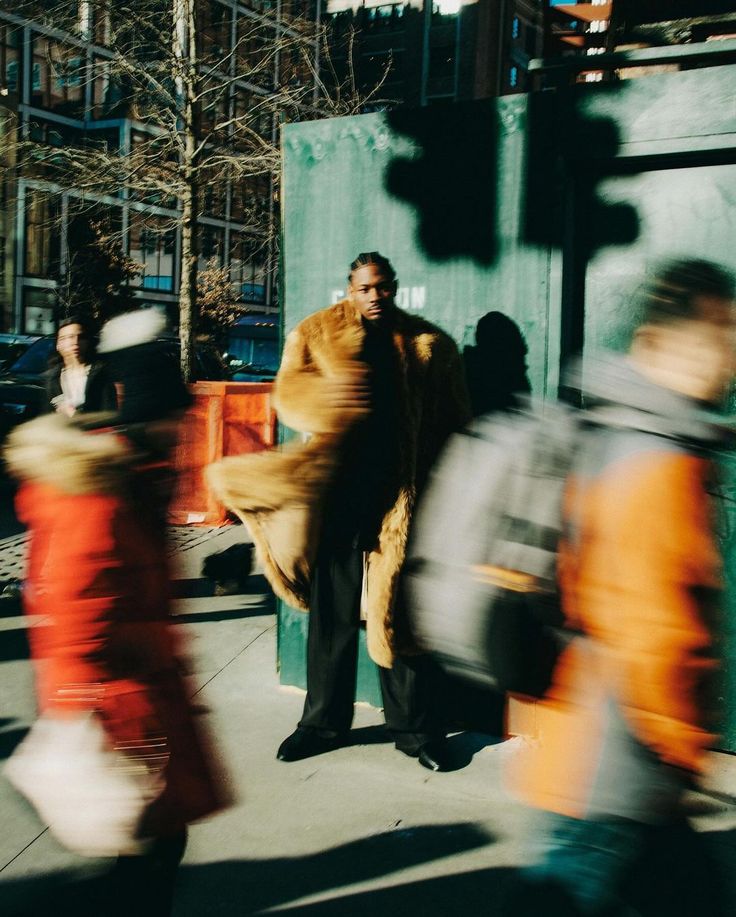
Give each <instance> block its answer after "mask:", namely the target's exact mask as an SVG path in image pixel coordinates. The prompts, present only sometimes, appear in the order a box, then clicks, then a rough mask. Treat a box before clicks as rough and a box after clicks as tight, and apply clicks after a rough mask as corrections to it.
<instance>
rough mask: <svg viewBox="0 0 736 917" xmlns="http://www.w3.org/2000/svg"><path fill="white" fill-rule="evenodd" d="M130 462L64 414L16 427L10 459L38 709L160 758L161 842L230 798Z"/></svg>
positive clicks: (151, 513)
mask: <svg viewBox="0 0 736 917" xmlns="http://www.w3.org/2000/svg"><path fill="white" fill-rule="evenodd" d="M129 458H130V449H129V448H128V447H127V445H126V444H125V442H124V441H123V440H118V439H117V437H115V436H114V434H111V433H104V434H101V435H92V434H89V433H84V432H82V431H81V430H80V429H78V428H75V427H74V426H73V425H71V424H68V422H67V421H66V420H65V419H64V418H61V417H60V416H59V415H49V416H48V417H44V418H40V419H39V420H37V421H32V422H31V423H29V424H25V425H24V426H23V427H19V428H18V430H17V431H16V432H15V433H14V434H13V435H12V437H11V442H10V446H9V449H8V460H9V465H10V467H11V470H12V471H13V473H14V474H15V475H16V476H17V477H19V478H20V479H21V481H22V482H23V483H22V486H21V488H20V490H19V492H18V497H17V509H18V516H19V518H20V519H21V520H22V521H23V522H24V523H25V524H26V526H27V527H28V532H29V538H30V545H29V558H28V568H27V575H26V582H25V588H24V605H25V611H26V613H28V614H31V615H39V616H42V618H43V620H42V621H40V622H39V623H38V625H37V626H34V627H31V628H30V630H29V637H30V643H31V654H32V659H33V662H34V666H35V669H36V676H37V678H36V684H37V697H38V704H39V707H40V709H41V710H42V711H43V712H46V713H52V714H56V715H64V713H65V712H66V711H70V712H72V711H86V710H92V711H95V712H96V713H97V714H98V715H99V717H100V720H101V722H102V724H103V726H104V728H105V731H106V732H107V734H108V736H109V737H110V740H111V742H112V743H113V744H114V745H115V746H116V747H118V748H120V749H121V750H126V751H127V752H128V753H132V754H136V755H139V754H150V753H151V752H152V749H154V750H155V751H156V752H158V751H161V752H162V753H163V758H162V759H161V760H162V762H163V763H164V764H165V769H164V772H163V777H164V783H165V789H164V791H163V793H162V795H161V797H159V798H158V799H157V800H156V801H155V802H154V803H153V804H152V806H151V811H150V812H149V814H148V817H147V820H146V832H147V833H150V834H159V833H169V832H171V831H174V830H177V829H178V828H180V827H181V826H182V825H184V824H186V823H188V822H190V821H192V820H194V819H197V818H200V817H202V816H204V815H207V814H209V813H211V812H213V811H215V810H217V809H218V808H220V807H221V804H222V799H223V797H222V794H221V791H220V781H219V779H218V778H217V777H216V769H215V767H214V765H213V762H212V759H211V755H210V752H209V750H208V748H207V743H206V742H205V741H204V738H203V736H202V734H201V730H200V729H199V728H198V726H197V724H196V723H195V720H194V717H193V713H192V709H191V705H190V703H189V700H188V697H187V691H186V686H185V684H184V681H183V679H182V677H181V675H180V674H179V662H178V658H177V657H178V652H179V646H178V644H179V641H178V640H177V639H176V638H175V634H174V627H173V625H172V622H171V619H170V615H169V576H168V563H167V557H166V549H165V540H164V537H163V536H164V533H163V531H162V530H161V526H160V523H159V521H158V520H157V519H156V516H155V512H156V507H155V500H153V499H148V500H145V499H137V500H136V499H133V498H132V496H131V494H132V493H133V491H134V486H135V485H134V481H133V479H134V478H135V475H136V471H135V470H133V469H132V467H131V466H130V461H129ZM143 496H144V497H145V494H144V495H143ZM149 497H151V495H150V494H149Z"/></svg>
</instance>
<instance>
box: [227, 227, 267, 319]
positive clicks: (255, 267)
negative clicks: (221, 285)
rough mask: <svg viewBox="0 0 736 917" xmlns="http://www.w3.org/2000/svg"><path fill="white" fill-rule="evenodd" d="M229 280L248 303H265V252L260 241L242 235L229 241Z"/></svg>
mask: <svg viewBox="0 0 736 917" xmlns="http://www.w3.org/2000/svg"><path fill="white" fill-rule="evenodd" d="M230 279H231V281H232V283H233V286H234V287H235V288H236V289H237V290H238V292H239V294H240V296H241V298H242V299H243V300H245V302H249V303H265V301H266V250H265V246H264V243H263V241H262V240H260V239H256V238H254V237H252V236H246V235H244V234H242V233H233V234H232V236H231V239H230Z"/></svg>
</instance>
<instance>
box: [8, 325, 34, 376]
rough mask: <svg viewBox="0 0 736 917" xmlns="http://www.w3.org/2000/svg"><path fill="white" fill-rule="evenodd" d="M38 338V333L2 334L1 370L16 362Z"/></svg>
mask: <svg viewBox="0 0 736 917" xmlns="http://www.w3.org/2000/svg"><path fill="white" fill-rule="evenodd" d="M38 340H40V335H38V334H0V372H2V371H3V370H5V369H7V368H8V367H9V366H11V365H12V364H13V363H15V361H16V360H17V359H18V358H19V357H20V356H21V355H22V354H24V353H25V352H26V350H28V348H29V347H30V346H31V344H35V343H36V341H38Z"/></svg>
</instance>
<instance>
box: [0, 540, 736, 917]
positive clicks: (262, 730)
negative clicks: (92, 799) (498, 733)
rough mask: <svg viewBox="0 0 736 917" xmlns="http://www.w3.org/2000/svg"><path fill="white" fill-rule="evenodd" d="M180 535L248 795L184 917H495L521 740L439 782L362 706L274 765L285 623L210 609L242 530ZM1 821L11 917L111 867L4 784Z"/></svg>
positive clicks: (517, 840)
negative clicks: (36, 894)
mask: <svg viewBox="0 0 736 917" xmlns="http://www.w3.org/2000/svg"><path fill="white" fill-rule="evenodd" d="M173 534H174V536H175V544H176V548H177V550H176V554H175V566H176V571H177V572H176V576H177V578H178V580H179V584H178V586H179V591H180V593H183V594H184V595H185V597H184V598H182V599H180V600H179V601H178V602H177V612H178V614H179V615H180V620H181V625H180V626H182V627H183V628H185V629H186V631H187V634H188V637H189V642H190V654H191V657H192V662H193V677H192V680H193V686H194V689H195V691H196V697H197V700H198V702H201V703H202V704H204V705H206V706H207V707H208V708H209V709H210V711H211V714H210V727H211V729H212V731H213V733H214V735H215V737H216V739H217V742H218V745H219V747H220V749H221V751H222V754H223V757H224V760H225V762H226V765H227V768H228V770H229V773H230V775H231V780H232V785H233V789H234V792H235V793H236V795H237V802H236V804H235V805H234V806H233V807H232V808H231V809H229V810H228V811H226V812H225V813H223V814H222V815H220V816H219V817H217V818H215V819H213V820H211V821H209V822H206V823H203V824H201V825H197V826H195V827H194V828H193V829H192V831H191V834H190V844H189V847H188V850H187V854H186V858H185V861H184V866H183V868H182V871H181V876H180V881H179V885H178V890H177V899H176V908H175V914H176V915H177V917H202V915H210V914H211V915H250V914H260V913H266V912H278V913H281V914H296V913H298V914H299V915H300V917H311V915H315V917H342V915H348V914H349V915H350V917H355V915H368V914H371V915H375V914H381V912H384V913H385V914H386V915H387V917H394V915H415V914H416V915H422V917H425V915H426V917H439V915H443V917H445V915H452V914H467V913H471V914H472V913H477V914H485V915H492V914H493V913H494V910H495V907H494V905H496V904H497V903H498V901H499V900H500V896H501V895H502V893H503V890H504V885H505V883H506V881H507V880H508V877H509V875H510V874H511V872H512V869H513V867H515V866H516V865H518V864H519V863H520V862H521V857H522V839H523V834H524V831H525V829H527V828H528V827H529V818H530V816H529V814H528V813H527V812H526V811H525V810H524V809H523V808H522V807H521V806H519V805H517V804H516V803H514V802H512V801H511V800H509V799H508V798H507V797H506V795H505V794H504V792H503V789H502V787H501V777H500V772H501V769H502V766H503V764H504V762H505V761H506V760H507V759H508V757H509V755H512V754H513V753H514V749H515V747H516V746H517V744H518V742H519V741H520V740H511V741H509V742H504V743H496V744H494V743H492V742H491V740H489V739H488V737H484V736H481V735H473V734H464V735H461V736H455V737H453V738H452V739H451V740H450V741H451V742H452V743H453V746H454V750H455V754H456V755H457V758H458V761H459V762H460V763H463V762H467V766H465V767H462V768H461V769H459V770H457V771H454V772H452V773H446V774H433V773H430V772H428V771H426V770H423V769H422V768H421V767H420V766H419V765H418V764H417V762H416V761H415V760H412V759H409V758H407V757H405V756H403V755H401V754H399V753H397V752H396V751H395V750H394V749H393V746H392V745H391V744H390V743H388V741H387V738H386V736H385V733H384V731H383V729H382V727H381V723H382V717H381V714H380V711H377V710H374V709H372V708H369V707H367V706H364V705H359V706H358V707H357V709H356V717H355V725H354V730H353V744H351V745H350V746H349V747H345V748H341V749H339V750H337V751H335V752H332V753H330V754H328V755H323V756H320V757H317V758H312V759H309V760H306V761H301V762H296V763H292V764H284V763H281V762H277V761H276V760H275V752H276V749H277V747H278V744H279V742H280V741H281V739H283V738H284V737H285V736H286V735H287V734H288V733H289V732H290V731H291V730H292V729H293V728H294V726H295V724H296V722H297V720H298V718H299V715H300V712H301V706H302V702H303V694H302V692H300V691H298V690H296V689H291V688H284V687H280V686H279V684H278V677H277V673H276V671H275V659H276V646H275V644H276V627H275V618H274V614H273V605H272V599H271V597H270V596H269V595H268V594H265V590H264V580H263V578H262V577H261V576H259V575H257V574H256V575H254V576H252V577H251V591H249V594H247V595H239V596H227V597H221V598H213V597H212V596H209V597H208V596H206V595H205V594H204V592H205V586H206V584H204V583H203V582H202V581H201V580H199V579H198V574H199V568H200V565H201V561H202V558H203V557H204V556H205V555H206V554H207V553H210V552H211V551H214V550H221V549H223V548H224V547H227V546H228V545H229V544H231V543H233V542H234V541H237V540H239V539H240V538H241V537H242V535H243V529H242V528H240V527H230V528H226V529H220V530H214V531H213V530H209V531H208V530H202V529H199V530H198V529H189V530H185V531H176V532H174V533H173ZM2 547H3V545H2V543H0V550H2ZM1 614H3V612H2V610H0V615H1ZM0 637H1V638H2V642H1V643H0V646H1V647H2V655H0V659H1V660H2V663H1V664H0V695H1V696H2V697H3V699H4V704H3V713H2V716H3V719H2V720H0V757H2V758H3V759H4V758H6V757H7V756H8V754H9V753H10V751H11V750H12V747H13V746H14V745H15V743H16V742H17V741H18V740H19V738H20V736H21V735H22V732H23V730H24V728H25V727H26V726H27V725H28V724H29V723H30V722H31V720H32V716H33V704H32V694H31V691H32V686H31V677H30V671H29V665H28V662H27V660H26V659H25V658H22V656H23V653H22V649H23V640H22V630H21V619H20V618H19V617H17V616H14V615H8V616H6V617H0ZM706 807H707V809H708V811H707V813H706V814H705V815H704V816H703V817H702V818H700V819H699V825H700V827H701V828H703V830H708V831H713V832H725V831H731V829H733V828H734V827H736V808H734V807H733V806H729V805H727V804H726V803H723V804H720V805H719V804H715V803H707V802H706ZM0 812H1V813H2V824H3V831H2V832H1V833H0V912H2V913H3V915H6V914H8V913H12V912H13V911H12V907H13V906H14V905H17V903H18V902H20V901H23V900H27V896H28V895H29V894H30V893H31V892H32V891H33V890H36V891H38V890H39V889H40V888H42V887H43V886H44V884H45V883H48V882H49V881H53V880H54V879H55V878H58V877H59V874H60V873H62V872H65V871H74V872H77V873H80V874H81V873H88V872H89V871H90V870H94V868H95V867H97V866H98V865H99V864H97V863H95V862H92V863H90V862H89V861H84V860H81V859H79V858H76V857H73V856H71V855H69V854H68V853H66V852H65V851H64V850H63V849H62V848H60V847H59V846H58V845H57V844H56V843H55V842H54V840H53V839H52V838H51V837H50V836H49V834H48V832H47V831H45V830H44V828H43V825H41V824H40V823H39V822H38V819H37V818H36V816H35V815H34V813H33V812H32V811H31V810H30V809H29V808H28V807H27V806H26V804H25V803H24V802H23V800H21V799H20V798H19V797H18V796H17V795H16V794H15V793H14V792H13V790H12V789H11V788H10V787H9V786H8V784H7V783H6V782H5V781H4V780H2V779H0ZM714 836H715V835H714ZM721 836H723V835H721ZM731 843H733V841H732V840H731ZM141 892H142V894H144V893H145V891H144V890H141ZM100 917H104V914H100Z"/></svg>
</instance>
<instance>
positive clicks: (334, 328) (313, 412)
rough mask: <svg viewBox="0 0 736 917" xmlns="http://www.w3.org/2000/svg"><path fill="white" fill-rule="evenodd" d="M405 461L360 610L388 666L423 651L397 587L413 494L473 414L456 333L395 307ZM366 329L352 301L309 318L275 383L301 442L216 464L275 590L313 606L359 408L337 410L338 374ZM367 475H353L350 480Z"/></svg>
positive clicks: (358, 367) (347, 367) (214, 477)
mask: <svg viewBox="0 0 736 917" xmlns="http://www.w3.org/2000/svg"><path fill="white" fill-rule="evenodd" d="M392 336H393V345H394V348H395V352H396V356H397V365H398V372H397V391H396V399H397V412H398V423H397V429H398V430H399V443H398V456H399V460H398V462H399V468H398V475H397V479H396V480H397V483H396V486H395V490H394V492H393V493H392V495H391V501H390V502H391V503H392V505H391V506H390V508H389V509H388V511H387V512H386V513H385V514H384V516H383V520H382V523H381V526H380V532H379V537H378V543H377V545H376V547H375V549H374V550H372V551H370V552H369V553H368V556H367V564H366V580H365V584H364V601H363V610H364V615H365V618H366V622H367V636H368V650H369V653H370V655H371V657H372V659H373V660H374V661H375V662H376V663H377V664H378V665H380V666H383V667H386V668H389V667H390V666H391V665H392V663H393V659H394V656H395V655H396V654H403V653H413V652H416V647H415V645H414V642H413V639H412V636H411V633H410V629H409V626H408V621H407V620H406V617H405V614H404V613H403V612H402V610H401V605H400V604H399V605H398V606H397V603H396V592H397V585H398V579H399V573H400V570H401V566H402V564H403V561H404V555H405V552H406V543H407V538H408V534H409V525H410V522H411V517H412V512H413V509H414V504H415V501H416V498H417V493H418V492H419V491H420V490H421V488H422V486H423V485H424V483H425V481H426V479H427V476H428V473H429V470H430V468H431V466H432V464H433V463H434V461H435V459H436V458H437V455H438V453H439V451H440V449H441V448H442V445H443V444H444V442H445V440H446V439H447V437H448V436H449V434H450V433H452V432H453V431H455V430H456V429H458V428H459V427H460V426H461V425H462V424H463V423H465V422H466V420H467V419H468V416H469V415H468V403H467V393H466V389H465V382H464V378H463V373H462V367H461V362H460V357H459V354H458V351H457V348H456V346H455V343H454V342H453V341H452V339H451V338H450V337H449V336H448V335H447V334H445V333H444V332H443V331H441V330H440V329H439V328H437V327H436V326H434V325H432V324H430V323H429V322H427V321H425V320H424V319H422V318H418V317H416V316H414V315H409V314H407V313H406V312H403V311H401V310H399V309H397V310H396V313H395V317H394V322H393V332H392ZM364 337H365V329H364V325H363V322H362V319H361V316H360V313H359V312H358V310H357V309H356V308H355V306H353V305H352V304H351V303H350V302H349V301H347V300H345V301H342V302H339V303H337V304H336V305H334V306H331V307H330V308H327V309H323V310H322V311H320V312H316V313H314V314H313V315H310V316H308V317H307V318H306V319H304V320H303V321H302V322H301V323H300V324H299V325H298V326H297V327H296V328H295V329H294V330H293V331H292V332H291V334H290V335H289V336H288V338H287V340H286V345H285V348H284V354H283V359H282V363H281V368H280V370H279V373H278V376H277V378H276V383H275V403H276V409H277V411H278V414H279V419H280V420H281V421H282V422H283V423H284V424H286V425H287V426H288V427H290V428H292V429H293V430H296V431H299V432H300V433H302V434H308V436H305V437H304V440H305V441H302V442H301V443H290V444H288V445H287V446H285V447H284V448H283V449H281V450H277V451H272V452H267V453H260V454H258V455H249V456H238V457H232V458H226V459H224V460H223V461H222V462H220V463H218V464H217V465H214V466H212V467H211V468H210V469H209V473H208V476H209V480H210V483H211V484H212V486H213V488H214V489H215V491H216V492H217V494H218V496H219V497H220V499H222V500H223V502H224V503H225V505H226V506H228V508H230V509H231V510H233V511H235V512H236V513H237V514H238V515H239V516H240V517H241V518H242V519H243V520H244V521H245V522H246V524H247V525H248V527H249V528H250V531H251V534H252V536H253V539H254V541H255V543H256V547H257V548H258V551H259V555H260V557H261V560H262V562H263V564H264V568H265V572H266V575H267V577H268V579H269V581H270V582H271V585H272V586H273V588H274V591H275V592H276V593H277V594H278V595H279V596H280V597H281V598H282V599H283V600H284V601H286V602H287V603H288V604H289V605H292V606H294V607H296V608H300V609H303V610H307V609H308V603H309V591H310V575H311V567H312V564H313V561H314V558H315V556H316V552H317V546H318V543H319V538H320V523H321V518H322V509H323V506H324V502H325V497H326V494H327V493H328V489H329V487H330V486H331V483H332V482H333V480H334V478H335V473H336V471H337V469H338V462H339V456H340V444H341V442H342V440H343V438H344V437H345V435H346V434H347V433H348V431H349V430H350V429H351V428H352V427H353V425H354V424H356V423H359V422H360V420H361V413H362V412H361V411H356V410H354V409H353V410H346V409H341V410H338V409H332V408H330V407H328V403H327V400H326V397H325V383H326V382H328V381H329V380H330V379H331V377H335V376H337V375H342V376H344V375H345V374H348V373H350V372H354V373H356V374H361V373H362V372H364V367H362V364H361V363H360V362H359V357H360V353H361V349H362V346H363V340H364ZM360 486H361V482H360V481H355V487H356V488H357V487H360Z"/></svg>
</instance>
